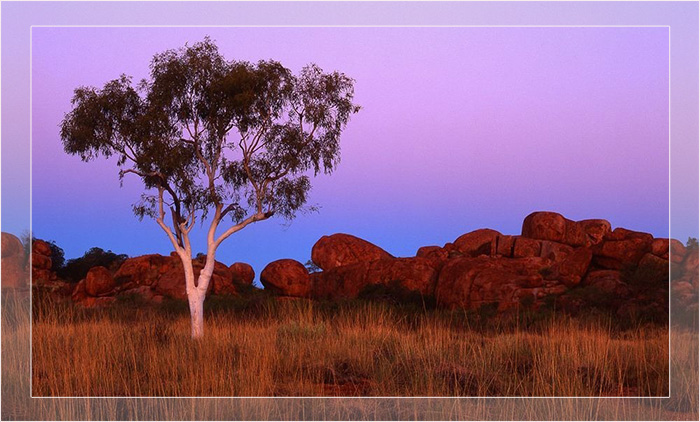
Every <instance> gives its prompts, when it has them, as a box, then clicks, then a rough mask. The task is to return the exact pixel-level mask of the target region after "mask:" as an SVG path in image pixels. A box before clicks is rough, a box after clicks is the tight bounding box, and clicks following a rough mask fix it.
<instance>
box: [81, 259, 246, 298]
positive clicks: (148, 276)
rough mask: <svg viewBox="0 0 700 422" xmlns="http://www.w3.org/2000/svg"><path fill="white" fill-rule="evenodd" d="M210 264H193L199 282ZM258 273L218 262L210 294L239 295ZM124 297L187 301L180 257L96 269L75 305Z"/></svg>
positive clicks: (200, 261) (240, 265)
mask: <svg viewBox="0 0 700 422" xmlns="http://www.w3.org/2000/svg"><path fill="white" fill-rule="evenodd" d="M205 263H206V256H200V257H198V258H195V259H193V260H192V269H193V271H194V277H195V280H197V278H198V277H199V274H200V272H201V271H202V269H203V268H204V265H205ZM254 276H255V273H254V271H253V269H252V267H250V265H248V264H245V263H241V262H238V263H235V264H233V265H231V267H228V266H226V265H224V264H223V263H221V262H218V261H215V263H214V270H213V273H212V277H211V280H210V282H209V286H208V289H207V292H208V293H209V294H215V295H237V294H238V287H237V286H240V285H242V284H250V283H252V281H253V278H254ZM122 295H135V296H138V297H141V298H142V299H144V300H146V301H148V302H160V301H162V300H163V298H171V299H177V300H186V299H187V293H186V288H185V272H184V268H183V265H182V261H181V259H180V257H179V256H178V255H177V254H175V253H173V254H171V255H170V256H163V255H159V254H151V255H143V256H137V257H134V258H128V259H127V260H125V261H124V262H123V263H122V265H121V266H120V267H119V268H118V269H117V271H116V272H114V273H113V274H112V273H111V272H110V271H109V270H108V269H107V268H104V267H93V268H92V269H90V271H89V272H88V274H87V276H86V278H85V279H84V280H81V281H80V283H78V284H77V285H76V287H75V289H74V290H73V294H72V299H73V301H74V302H78V303H81V304H82V305H84V306H99V305H101V304H108V303H111V301H110V300H93V299H97V298H105V299H106V298H114V297H116V296H122Z"/></svg>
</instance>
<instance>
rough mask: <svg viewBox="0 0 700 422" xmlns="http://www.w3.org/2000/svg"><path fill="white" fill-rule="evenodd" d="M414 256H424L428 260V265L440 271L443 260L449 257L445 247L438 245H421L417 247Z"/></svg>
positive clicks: (443, 263)
mask: <svg viewBox="0 0 700 422" xmlns="http://www.w3.org/2000/svg"><path fill="white" fill-rule="evenodd" d="M416 257H418V258H425V259H427V260H428V261H429V262H430V265H431V266H432V267H433V268H435V269H436V270H438V271H440V269H441V268H442V266H443V265H445V262H447V260H448V259H449V252H448V251H447V250H446V249H445V248H441V247H439V246H423V247H421V248H418V251H417V252H416Z"/></svg>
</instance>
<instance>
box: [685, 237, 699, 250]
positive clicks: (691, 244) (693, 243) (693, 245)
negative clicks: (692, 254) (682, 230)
mask: <svg viewBox="0 0 700 422" xmlns="http://www.w3.org/2000/svg"><path fill="white" fill-rule="evenodd" d="M685 247H686V248H688V249H694V250H696V251H697V250H698V239H696V238H694V237H689V238H688V241H687V242H686V243H685Z"/></svg>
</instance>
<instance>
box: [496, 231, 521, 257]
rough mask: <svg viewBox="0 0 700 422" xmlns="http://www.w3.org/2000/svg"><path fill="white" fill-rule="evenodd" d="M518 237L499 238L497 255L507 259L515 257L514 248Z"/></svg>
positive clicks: (497, 239) (497, 240)
mask: <svg viewBox="0 0 700 422" xmlns="http://www.w3.org/2000/svg"><path fill="white" fill-rule="evenodd" d="M516 237H517V236H498V237H497V238H496V255H501V256H502V257H505V258H511V257H512V256H513V246H514V245H515V239H516Z"/></svg>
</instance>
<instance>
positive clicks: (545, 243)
mask: <svg viewBox="0 0 700 422" xmlns="http://www.w3.org/2000/svg"><path fill="white" fill-rule="evenodd" d="M541 245H542V247H541V248H540V254H539V256H540V257H541V258H547V259H549V260H551V261H553V262H559V261H562V260H563V259H565V258H566V257H567V256H569V255H571V254H572V253H573V252H574V248H572V247H571V246H569V245H565V244H563V243H559V242H552V241H549V240H542V241H541Z"/></svg>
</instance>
